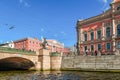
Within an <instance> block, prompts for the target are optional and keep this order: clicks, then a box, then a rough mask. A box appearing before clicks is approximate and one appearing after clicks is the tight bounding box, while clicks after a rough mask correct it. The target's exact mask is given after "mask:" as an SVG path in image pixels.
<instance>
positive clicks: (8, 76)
mask: <svg viewBox="0 0 120 80" xmlns="http://www.w3.org/2000/svg"><path fill="white" fill-rule="evenodd" d="M0 80H120V73H103V72H79V71H64V72H61V71H52V72H50V71H45V72H38V71H0Z"/></svg>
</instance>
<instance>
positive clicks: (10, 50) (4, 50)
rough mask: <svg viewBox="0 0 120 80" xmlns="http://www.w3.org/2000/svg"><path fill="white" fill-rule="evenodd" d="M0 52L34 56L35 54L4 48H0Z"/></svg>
mask: <svg viewBox="0 0 120 80" xmlns="http://www.w3.org/2000/svg"><path fill="white" fill-rule="evenodd" d="M0 52H9V53H19V54H36V52H34V51H26V50H20V49H15V48H6V47H0Z"/></svg>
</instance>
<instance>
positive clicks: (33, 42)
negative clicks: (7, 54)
mask: <svg viewBox="0 0 120 80" xmlns="http://www.w3.org/2000/svg"><path fill="white" fill-rule="evenodd" d="M14 48H16V49H25V50H28V51H29V50H30V51H38V50H39V49H42V41H41V40H38V39H37V38H24V39H20V40H16V41H14ZM47 48H48V49H49V50H50V52H58V53H63V52H64V44H62V43H60V42H58V41H57V40H47Z"/></svg>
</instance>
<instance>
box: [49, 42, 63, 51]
mask: <svg viewBox="0 0 120 80" xmlns="http://www.w3.org/2000/svg"><path fill="white" fill-rule="evenodd" d="M47 42H48V49H49V50H50V52H58V53H63V51H64V45H63V44H62V43H60V42H58V41H56V40H47Z"/></svg>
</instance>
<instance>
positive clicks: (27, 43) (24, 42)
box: [14, 38, 42, 51]
mask: <svg viewBox="0 0 120 80" xmlns="http://www.w3.org/2000/svg"><path fill="white" fill-rule="evenodd" d="M41 43H42V42H41V41H40V40H38V39H36V38H24V39H20V40H17V41H14V47H15V48H16V49H25V50H28V51H29V50H30V51H38V50H39V49H41V48H42V45H41Z"/></svg>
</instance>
